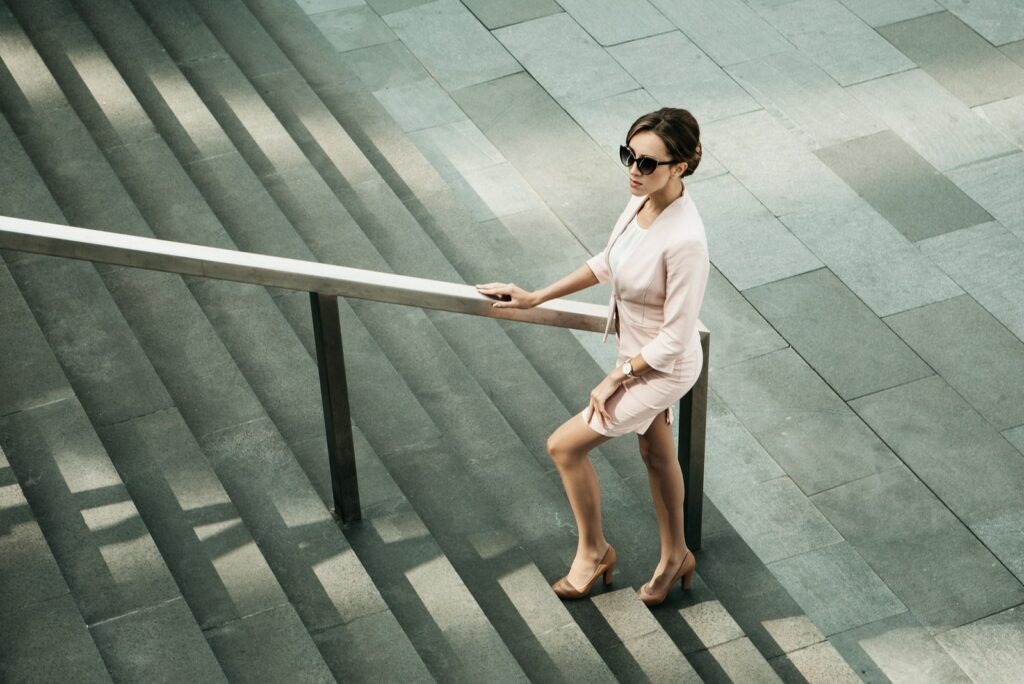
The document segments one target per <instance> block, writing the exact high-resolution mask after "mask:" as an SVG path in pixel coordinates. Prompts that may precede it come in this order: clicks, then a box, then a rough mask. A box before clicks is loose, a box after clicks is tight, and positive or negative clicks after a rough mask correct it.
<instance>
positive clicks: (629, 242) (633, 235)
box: [608, 216, 647, 275]
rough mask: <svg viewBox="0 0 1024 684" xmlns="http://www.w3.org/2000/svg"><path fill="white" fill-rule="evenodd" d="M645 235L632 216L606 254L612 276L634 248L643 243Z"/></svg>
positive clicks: (643, 229) (644, 231) (645, 231)
mask: <svg viewBox="0 0 1024 684" xmlns="http://www.w3.org/2000/svg"><path fill="white" fill-rule="evenodd" d="M645 235H647V230H646V229H645V228H641V227H640V225H639V224H638V223H637V222H636V217H635V216H634V217H633V220H632V221H630V222H629V225H628V226H626V230H624V231H623V232H622V235H620V236H619V239H617V240H616V241H615V244H614V245H612V251H611V252H609V253H608V262H609V263H610V264H611V267H612V274H613V275H614V274H615V272H616V271H618V270H619V266H621V265H622V263H623V262H624V261H626V260H627V259H628V258H629V255H630V254H632V253H633V250H635V249H636V246H637V245H639V244H640V243H641V242H642V241H643V239H644V236H645Z"/></svg>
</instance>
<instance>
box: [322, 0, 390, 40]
mask: <svg viewBox="0 0 1024 684" xmlns="http://www.w3.org/2000/svg"><path fill="white" fill-rule="evenodd" d="M312 18H313V20H314V21H315V22H316V25H317V26H318V27H319V28H320V30H321V31H322V32H323V34H324V36H325V37H326V38H327V40H328V41H330V43H331V45H332V46H334V49H335V50H337V51H338V52H345V51H347V50H357V49H359V48H364V47H368V46H370V45H379V44H380V43H387V42H390V41H392V40H397V37H396V36H395V34H394V32H392V31H391V29H389V28H388V26H387V24H385V23H384V22H383V21H381V18H380V17H379V16H378V15H377V13H376V12H374V11H373V9H371V8H370V7H369V6H367V5H362V4H361V5H358V6H355V7H348V8H344V9H335V10H329V11H327V12H320V13H317V14H314V15H313V17H312Z"/></svg>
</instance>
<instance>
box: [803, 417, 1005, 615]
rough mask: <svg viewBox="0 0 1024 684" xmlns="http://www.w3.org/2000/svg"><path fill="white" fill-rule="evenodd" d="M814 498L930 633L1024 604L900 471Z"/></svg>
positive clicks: (938, 505) (966, 535)
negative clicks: (966, 579) (968, 580)
mask: <svg viewBox="0 0 1024 684" xmlns="http://www.w3.org/2000/svg"><path fill="white" fill-rule="evenodd" d="M886 434H888V433H886ZM812 500H813V501H814V504H815V505H816V506H818V507H819V508H820V509H821V510H822V511H823V512H824V513H825V515H826V516H827V517H828V518H829V520H830V521H832V522H833V523H834V524H835V525H836V527H837V529H839V530H840V532H841V533H842V534H843V536H844V538H845V539H846V540H847V541H848V542H849V544H850V546H851V547H852V548H854V549H856V550H857V552H858V553H859V554H860V555H861V556H862V557H863V558H864V559H865V560H866V561H867V562H868V563H870V565H871V567H872V568H873V569H874V571H875V572H877V573H878V575H879V576H880V577H881V579H882V580H883V581H885V583H886V584H887V585H888V586H889V587H890V588H891V589H892V591H893V592H894V593H895V595H896V596H898V597H899V599H900V601H902V603H903V604H905V605H906V607H907V608H909V609H910V611H911V612H912V613H913V614H914V615H915V617H917V618H918V619H919V620H921V622H922V624H925V625H927V626H928V627H929V628H930V629H932V630H933V632H936V633H937V632H941V631H943V630H946V629H949V628H951V627H956V626H958V625H963V624H967V623H969V622H972V621H974V620H976V619H978V618H980V617H984V616H985V615H990V614H991V613H993V612H995V611H998V610H1002V609H1004V608H1007V607H1009V606H1013V605H1017V604H1018V603H1020V602H1021V601H1024V587H1022V586H1021V583H1020V582H1019V581H1018V580H1017V579H1016V578H1015V577H1014V576H1013V575H1012V574H1010V573H1009V572H1007V570H1006V568H1005V567H1003V565H1002V564H1001V563H999V561H998V560H997V559H996V558H995V556H993V554H992V552H990V550H989V549H988V548H986V547H985V546H984V545H983V544H982V543H981V542H979V541H978V540H977V538H976V537H975V536H974V535H973V534H972V532H971V530H970V529H969V528H967V527H966V526H965V525H964V523H963V522H961V521H960V520H958V519H957V518H956V517H955V516H954V515H953V513H950V511H949V510H948V509H947V508H946V506H945V505H944V504H943V502H942V501H940V500H939V499H938V498H937V497H936V496H935V495H934V494H933V493H932V492H931V491H929V488H928V487H927V486H926V485H925V484H924V483H923V482H922V481H921V480H919V479H917V478H916V477H915V476H914V475H913V473H912V472H911V471H910V470H908V469H906V468H904V467H902V466H901V467H897V468H893V469H890V470H888V471H886V472H883V473H880V474H878V475H873V476H871V477H867V478H864V479H862V480H858V481H857V482H852V483H849V484H847V485H843V486H841V487H837V488H835V489H832V490H829V491H827V492H823V493H821V494H818V495H816V496H814V497H812ZM954 511H956V509H955V508H954ZM957 512H958V513H959V511H957ZM964 577H970V578H971V581H970V582H969V583H967V582H964V581H963V578H964ZM880 617H884V616H879V618H880ZM862 624H866V622H865V623H862ZM852 626H853V625H851V627H852Z"/></svg>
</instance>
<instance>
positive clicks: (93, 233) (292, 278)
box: [0, 216, 709, 548]
mask: <svg viewBox="0 0 1024 684" xmlns="http://www.w3.org/2000/svg"><path fill="white" fill-rule="evenodd" d="M0 249H10V250H15V251H21V252H32V253H35V254H44V255H47V256H57V257H66V258H69V259H80V260H85V261H94V262H101V263H105V264H113V265H116V266H128V267H132V268H142V269H146V270H152V271H164V272H169V273H177V274H179V275H191V276H200V277H205V278H214V279H218V280H230V281H235V282H240V283H249V284H254V285H264V286H267V287H276V288H284V289H290V290H302V291H306V292H309V293H310V302H311V305H312V311H313V327H314V332H315V338H316V348H317V363H318V365H319V367H320V388H321V395H322V399H323V404H324V420H325V423H326V426H327V440H328V448H329V451H330V453H329V454H328V456H329V458H330V463H331V476H332V483H333V488H334V501H335V512H336V513H337V514H338V515H339V516H340V517H341V519H342V520H343V521H346V522H347V521H350V520H358V519H359V518H360V517H361V514H360V507H359V490H358V485H357V482H356V472H355V452H354V448H353V442H352V429H351V419H350V414H349V408H348V390H347V383H346V380H345V365H344V358H343V355H342V346H341V323H340V320H339V317H338V307H337V297H349V298H353V299H364V300H370V301H375V302H383V303H389V304H400V305H405V306H415V307H418V308H424V309H438V310H442V311H451V312H454V313H463V314H470V315H474V316H486V317H488V318H498V319H503V320H511V321H518V322H522V323H535V324H541V325H549V326H556V327H561V328H571V329H575V330H583V331H590V332H603V331H604V329H605V323H606V321H607V316H608V309H607V307H606V306H602V305H598V304H588V303H585V302H577V301H572V300H568V299H555V300H552V301H549V302H545V303H544V304H541V305H540V306H537V307H534V308H531V309H507V308H494V307H492V306H491V300H490V299H487V298H485V297H484V296H483V295H481V294H480V293H479V292H477V290H476V288H475V287H473V286H471V285H464V284H461V283H451V282H444V281H439V280H430V279H426V278H415V277H411V276H403V275H397V274H393V273H383V272H380V271H369V270H363V269H358V268H349V267H346V266H335V265H332V264H323V263H319V262H314V261H303V260H300V259H288V258H284V257H276V256H270V255H266V254H255V253H252V252H239V251H236V250H230V249H222V248H218V247H205V246H202V245H193V244H188V243H182V242H172V241H169V240H158V239H155V238H147V237H138V236H134V235H124V234H121V233H111V232H107V231H102V230H91V229H88V228H76V227H73V226H65V225H60V224H55V223H44V222H40V221H29V220H26V219H19V218H13V217H6V216H0ZM698 329H699V331H700V333H701V342H702V345H703V347H704V368H703V369H702V372H701V378H700V380H698V382H697V385H696V386H695V388H694V390H693V391H691V393H690V394H688V395H687V396H686V397H683V399H682V400H681V402H680V421H679V459H680V463H681V465H682V466H683V473H684V476H685V477H684V482H685V486H686V535H687V540H688V543H689V545H690V546H691V547H693V548H700V522H701V513H702V508H701V502H702V498H703V470H704V432H705V417H706V410H707V373H708V352H709V347H708V345H709V332H708V330H707V328H706V327H704V325H703V324H702V323H700V322H699V321H698ZM684 416H686V417H687V419H684Z"/></svg>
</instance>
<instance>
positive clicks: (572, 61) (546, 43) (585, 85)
mask: <svg viewBox="0 0 1024 684" xmlns="http://www.w3.org/2000/svg"><path fill="white" fill-rule="evenodd" d="M494 35H495V37H497V38H498V40H500V41H501V43H502V44H503V45H504V46H505V48H506V49H507V50H508V51H509V52H511V53H512V55H513V56H514V57H515V58H516V59H517V60H519V62H520V63H521V64H522V65H523V66H524V67H526V69H528V70H529V72H530V74H531V75H532V76H533V77H534V78H536V79H537V81H538V82H539V83H540V84H541V85H542V86H544V89H545V90H546V91H547V92H548V93H550V94H551V97H553V98H555V99H556V100H558V101H559V102H561V103H562V104H570V103H579V102H588V101H591V100H596V99H599V98H601V97H607V96H609V95H617V94H619V93H624V92H626V91H628V90H635V89H636V88H637V83H636V81H634V80H633V79H632V78H631V77H630V76H629V74H627V73H626V72H625V71H624V70H623V69H622V67H620V66H619V64H618V62H616V61H615V60H614V59H612V58H611V57H610V56H609V55H608V53H606V52H605V51H604V50H603V49H602V48H601V47H600V46H599V45H598V44H597V43H596V42H595V41H594V39H593V38H591V37H590V36H589V35H588V34H587V33H586V32H585V31H584V30H583V29H582V28H580V26H579V24H577V23H576V22H574V21H573V20H572V19H571V18H570V17H569V16H568V15H567V14H556V15H552V16H549V17H544V18H541V19H533V20H531V21H526V22H523V23H521V24H516V25H514V26H509V27H506V28H502V29H498V30H497V31H495V32H494Z"/></svg>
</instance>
